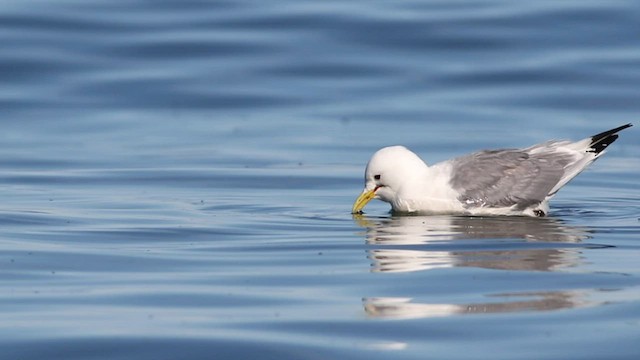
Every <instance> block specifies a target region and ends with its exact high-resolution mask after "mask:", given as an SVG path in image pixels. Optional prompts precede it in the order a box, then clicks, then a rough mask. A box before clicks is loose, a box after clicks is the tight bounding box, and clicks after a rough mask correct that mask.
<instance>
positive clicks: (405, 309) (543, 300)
mask: <svg viewBox="0 0 640 360" xmlns="http://www.w3.org/2000/svg"><path fill="white" fill-rule="evenodd" d="M495 297H496V298H497V299H499V300H502V302H487V303H477V304H421V303H416V302H414V301H412V300H413V299H411V298H365V299H363V303H364V310H365V312H366V313H367V315H368V316H371V317H376V318H388V319H415V318H426V317H441V316H453V315H463V314H490V313H507V312H518V311H551V310H560V309H570V308H577V307H586V306H594V305H597V304H596V303H590V302H587V301H586V300H585V299H586V298H587V294H586V293H581V292H579V291H551V292H540V293H519V294H500V295H495Z"/></svg>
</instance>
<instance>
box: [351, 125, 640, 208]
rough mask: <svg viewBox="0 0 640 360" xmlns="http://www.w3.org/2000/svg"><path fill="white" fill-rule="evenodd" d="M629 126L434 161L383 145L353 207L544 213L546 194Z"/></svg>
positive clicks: (591, 159) (368, 167)
mask: <svg viewBox="0 0 640 360" xmlns="http://www.w3.org/2000/svg"><path fill="white" fill-rule="evenodd" d="M631 126H632V125H631V124H626V125H622V126H620V127H617V128H615V129H611V130H608V131H605V132H602V133H600V134H597V135H594V136H591V137H589V138H586V139H584V140H581V141H576V142H571V141H566V140H561V141H558V140H552V141H547V142H545V143H542V144H538V145H533V146H531V147H528V148H523V149H500V150H484V151H480V152H476V153H473V154H470V155H466V156H461V157H458V158H455V159H451V160H447V161H444V162H441V163H438V164H435V165H432V166H427V164H425V163H424V161H422V159H420V158H419V157H418V155H416V154H415V153H413V152H412V151H410V150H409V149H407V148H405V147H404V146H390V147H385V148H383V149H380V150H378V151H377V152H376V153H375V154H373V156H372V157H371V160H369V163H368V164H367V168H366V170H365V186H364V190H363V191H362V194H360V196H359V197H358V198H357V199H356V201H355V203H354V204H353V209H352V213H354V214H356V213H362V209H363V208H364V207H365V205H367V203H368V202H369V201H371V200H372V199H380V200H382V201H385V202H388V203H390V204H391V207H392V209H393V211H395V212H401V213H405V212H406V213H412V212H418V213H450V214H468V215H528V216H546V215H547V214H548V212H549V203H548V202H549V199H551V198H552V197H553V196H554V195H555V194H556V193H557V192H558V190H560V188H562V187H563V186H564V185H565V184H567V183H568V182H569V181H570V180H571V179H573V178H574V177H575V176H576V175H578V174H580V172H582V171H583V170H584V169H585V168H586V167H587V166H589V165H590V164H591V163H592V162H594V161H595V160H596V159H598V158H599V157H600V156H602V155H603V154H604V153H605V152H606V151H605V150H606V149H607V147H608V146H609V145H611V143H613V142H614V141H615V140H616V139H617V138H618V135H617V133H618V132H619V131H621V130H624V129H626V128H628V127H631Z"/></svg>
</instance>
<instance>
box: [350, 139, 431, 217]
mask: <svg viewBox="0 0 640 360" xmlns="http://www.w3.org/2000/svg"><path fill="white" fill-rule="evenodd" d="M425 169H427V165H426V164H425V163H424V161H422V159H420V158H419V157H418V155H416V154H414V153H413V152H412V151H411V150H409V149H407V148H405V147H404V146H389V147H386V148H382V149H380V150H378V151H377V152H376V153H375V154H373V156H372V157H371V160H369V163H368V164H367V169H366V170H365V174H364V183H365V185H364V190H363V191H362V194H360V196H359V197H358V199H357V200H356V201H355V203H354V204H353V210H352V212H353V213H358V212H360V211H361V210H362V209H363V208H364V206H365V205H366V204H367V203H368V202H369V201H371V200H372V199H380V200H382V201H385V202H388V203H391V204H392V205H393V202H394V200H395V199H396V198H397V196H398V193H399V192H400V191H401V190H402V188H403V187H404V186H405V185H406V184H408V183H413V181H414V180H415V179H417V178H418V177H421V176H423V175H424V170H425Z"/></svg>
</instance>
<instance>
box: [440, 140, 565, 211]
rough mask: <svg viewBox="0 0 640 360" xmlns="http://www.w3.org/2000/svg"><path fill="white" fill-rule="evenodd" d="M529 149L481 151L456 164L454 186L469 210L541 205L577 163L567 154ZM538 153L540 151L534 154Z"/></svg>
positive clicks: (457, 159) (452, 183)
mask: <svg viewBox="0 0 640 360" xmlns="http://www.w3.org/2000/svg"><path fill="white" fill-rule="evenodd" d="M545 145H547V144H541V145H539V146H536V147H532V148H529V149H522V150H519V149H502V150H490V151H481V152H477V153H474V154H471V155H467V156H463V157H460V158H456V159H453V160H452V166H453V175H452V178H451V180H450V184H451V186H452V187H453V188H454V189H455V190H456V191H458V192H459V193H460V194H461V195H460V197H459V198H458V200H460V201H461V202H462V203H463V204H465V206H466V207H468V208H473V207H481V206H483V207H509V206H514V205H515V208H516V209H517V210H524V209H526V208H528V207H529V206H532V205H536V204H539V203H540V202H542V201H544V199H545V198H546V197H547V196H548V195H550V194H549V193H550V192H551V190H552V189H553V187H554V186H555V185H556V184H557V183H558V182H559V181H560V180H561V179H562V177H563V175H564V172H565V168H566V166H567V165H569V164H571V163H572V162H574V161H575V159H574V157H573V156H571V155H570V154H567V153H562V152H557V151H553V150H551V149H550V151H539V150H540V149H541V148H543V147H544V146H545ZM532 149H536V150H537V151H533V152H532V151H531V150H532Z"/></svg>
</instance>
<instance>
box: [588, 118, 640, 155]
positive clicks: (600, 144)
mask: <svg viewBox="0 0 640 360" xmlns="http://www.w3.org/2000/svg"><path fill="white" fill-rule="evenodd" d="M632 126H633V125H632V124H631V123H629V124H625V125H622V126H618V127H617V128H615V129H611V130H607V131H605V132H601V133H600V134H596V135H593V136H592V137H591V146H590V147H591V149H592V150H591V152H594V153H596V154H599V153H601V152H602V151H603V150H604V149H606V148H607V146H609V145H611V144H612V143H613V142H614V141H616V139H617V138H618V135H616V133H618V132H620V131H622V130H624V129H626V128H630V127H632Z"/></svg>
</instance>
